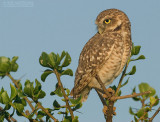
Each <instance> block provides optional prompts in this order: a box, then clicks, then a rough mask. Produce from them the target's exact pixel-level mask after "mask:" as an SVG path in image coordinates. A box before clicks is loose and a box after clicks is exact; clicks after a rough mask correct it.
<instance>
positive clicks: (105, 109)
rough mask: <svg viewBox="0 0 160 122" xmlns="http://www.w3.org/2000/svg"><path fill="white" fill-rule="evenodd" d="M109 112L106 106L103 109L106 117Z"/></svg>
mask: <svg viewBox="0 0 160 122" xmlns="http://www.w3.org/2000/svg"><path fill="white" fill-rule="evenodd" d="M107 110H108V107H107V106H104V107H103V113H104V114H105V115H106V114H107Z"/></svg>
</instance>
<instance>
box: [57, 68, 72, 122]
mask: <svg viewBox="0 0 160 122" xmlns="http://www.w3.org/2000/svg"><path fill="white" fill-rule="evenodd" d="M54 73H55V75H56V77H57V80H58V85H59V86H60V88H61V90H62V93H63V97H64V99H65V102H66V106H67V108H68V110H69V112H70V114H71V117H72V120H73V119H74V115H73V111H72V109H71V107H70V106H69V102H68V101H69V100H68V96H67V95H66V93H65V90H64V88H63V85H62V82H61V80H60V74H59V73H58V72H57V70H56V69H55V70H54Z"/></svg>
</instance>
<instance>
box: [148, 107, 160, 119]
mask: <svg viewBox="0 0 160 122" xmlns="http://www.w3.org/2000/svg"><path fill="white" fill-rule="evenodd" d="M159 111H160V107H159V108H158V109H157V111H156V112H155V113H154V114H153V116H152V117H151V118H150V119H149V122H152V121H153V119H154V118H155V116H156V115H157V114H158V113H159Z"/></svg>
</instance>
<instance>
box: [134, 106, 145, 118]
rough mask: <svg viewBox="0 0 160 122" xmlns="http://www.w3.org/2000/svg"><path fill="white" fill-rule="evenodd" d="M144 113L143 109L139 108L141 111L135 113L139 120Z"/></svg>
mask: <svg viewBox="0 0 160 122" xmlns="http://www.w3.org/2000/svg"><path fill="white" fill-rule="evenodd" d="M144 112H145V108H141V109H139V111H138V112H137V113H136V115H137V116H138V118H140V117H141V116H143V114H144Z"/></svg>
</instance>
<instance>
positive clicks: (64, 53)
mask: <svg viewBox="0 0 160 122" xmlns="http://www.w3.org/2000/svg"><path fill="white" fill-rule="evenodd" d="M65 55H66V52H65V51H63V52H62V53H61V58H60V61H61V60H62V59H63V58H64V56H65Z"/></svg>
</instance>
